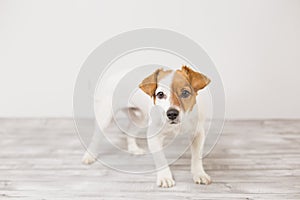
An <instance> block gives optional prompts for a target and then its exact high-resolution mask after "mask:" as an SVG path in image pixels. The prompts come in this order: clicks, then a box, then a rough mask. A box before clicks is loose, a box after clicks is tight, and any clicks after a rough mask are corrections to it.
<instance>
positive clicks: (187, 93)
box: [180, 90, 191, 98]
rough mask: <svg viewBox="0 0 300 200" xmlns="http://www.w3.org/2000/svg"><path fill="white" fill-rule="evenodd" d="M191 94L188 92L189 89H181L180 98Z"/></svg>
mask: <svg viewBox="0 0 300 200" xmlns="http://www.w3.org/2000/svg"><path fill="white" fill-rule="evenodd" d="M190 95H191V93H190V92H189V91H187V90H183V91H182V92H181V95H180V96H181V98H188V97H189V96H190Z"/></svg>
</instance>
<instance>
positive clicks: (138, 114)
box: [122, 107, 145, 155]
mask: <svg viewBox="0 0 300 200" xmlns="http://www.w3.org/2000/svg"><path fill="white" fill-rule="evenodd" d="M122 111H123V112H124V113H125V115H126V116H127V117H128V119H129V122H128V125H127V128H126V129H127V130H126V131H127V132H128V133H125V134H126V139H127V150H128V152H129V153H131V154H135V155H142V154H145V150H144V149H142V148H140V147H139V146H138V144H137V142H136V136H137V134H138V133H139V129H138V128H137V127H136V126H135V125H134V124H137V123H143V122H144V120H145V117H144V115H143V113H142V111H141V110H140V109H138V108H135V107H129V108H124V109H123V110H122Z"/></svg>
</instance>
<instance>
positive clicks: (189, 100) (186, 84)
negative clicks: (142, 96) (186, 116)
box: [139, 66, 210, 124]
mask: <svg viewBox="0 0 300 200" xmlns="http://www.w3.org/2000/svg"><path fill="white" fill-rule="evenodd" d="M209 82H210V80H209V78H207V77H206V76H205V75H203V74H201V73H199V72H195V71H193V70H192V69H191V68H189V67H187V66H183V67H182V68H181V69H180V70H176V71H173V70H163V69H158V70H156V71H155V72H154V73H153V74H151V75H150V76H148V77H146V78H145V79H144V80H143V81H142V83H141V84H140V85H139V87H140V89H141V90H143V91H144V92H145V93H146V94H148V95H149V96H150V97H151V98H152V99H153V102H154V104H155V105H158V106H160V107H162V109H163V110H164V112H165V114H166V118H167V120H168V122H169V123H170V124H178V123H180V118H181V115H182V114H181V113H186V112H189V111H191V110H192V109H193V107H194V105H195V104H196V96H197V92H198V91H199V90H201V89H203V88H204V87H206V86H207V85H208V84H209Z"/></svg>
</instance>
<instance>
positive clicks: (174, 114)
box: [167, 108, 179, 120]
mask: <svg viewBox="0 0 300 200" xmlns="http://www.w3.org/2000/svg"><path fill="white" fill-rule="evenodd" d="M178 114H179V111H178V110H176V109H174V108H171V109H169V110H168V111H167V116H168V118H169V119H170V120H174V119H176V117H177V116H178Z"/></svg>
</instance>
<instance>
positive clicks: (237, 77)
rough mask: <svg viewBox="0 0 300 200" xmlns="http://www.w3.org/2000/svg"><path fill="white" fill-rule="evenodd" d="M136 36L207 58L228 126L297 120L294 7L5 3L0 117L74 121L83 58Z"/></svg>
mask: <svg viewBox="0 0 300 200" xmlns="http://www.w3.org/2000/svg"><path fill="white" fill-rule="evenodd" d="M143 27H157V28H166V29H171V30H175V31H178V32H181V33H183V34H185V35H187V36H189V37H191V38H192V39H194V40H195V41H197V42H198V43H199V44H200V45H201V46H202V47H203V48H204V49H206V51H207V53H208V54H209V56H210V57H211V58H212V59H213V60H214V62H215V64H216V66H217V68H218V70H219V72H220V74H221V76H222V79H223V81H224V87H225V93H226V112H227V117H228V118H300V103H299V102H300V89H299V85H300V84H299V83H300V81H299V77H300V1H299V0H253V1H248V0H245V1H243V0H229V1H225V0H218V1H214V0H207V1H200V0H195V1H183V0H182V1H178V0H151V1H149V0H126V1H122V0H121V1H120V0H119V1H117V0H107V1H87V0H81V1H79V0H77V1H75V0H63V1H62V0H51V1H50V0H49V1H40V0H27V1H22V0H20V1H13V0H2V1H0V91H1V96H0V97H1V99H0V117H68V116H72V92H73V86H74V83H75V79H76V76H77V73H78V72H79V69H80V65H81V64H82V63H83V62H84V60H85V58H86V57H87V56H88V55H89V53H90V52H91V51H92V50H93V49H94V48H96V47H97V46H98V45H99V44H100V43H102V42H103V41H105V40H107V39H108V38H110V37H112V36H114V35H116V34H119V33H121V32H124V31H128V30H132V29H137V28H143Z"/></svg>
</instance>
